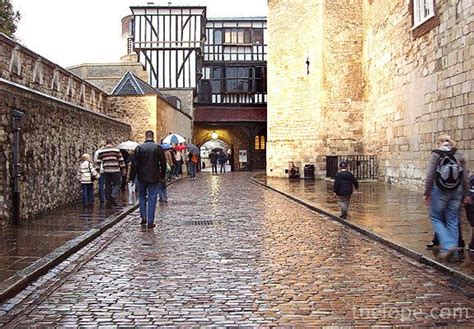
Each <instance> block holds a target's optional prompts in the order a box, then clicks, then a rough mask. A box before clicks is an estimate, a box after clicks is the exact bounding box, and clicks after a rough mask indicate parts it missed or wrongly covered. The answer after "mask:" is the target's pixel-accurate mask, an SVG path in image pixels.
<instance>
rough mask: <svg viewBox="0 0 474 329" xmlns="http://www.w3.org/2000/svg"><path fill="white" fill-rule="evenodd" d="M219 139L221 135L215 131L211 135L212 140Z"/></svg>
mask: <svg viewBox="0 0 474 329" xmlns="http://www.w3.org/2000/svg"><path fill="white" fill-rule="evenodd" d="M218 137H219V135H218V134H217V133H216V132H215V131H213V132H212V134H211V138H212V139H217V138H218Z"/></svg>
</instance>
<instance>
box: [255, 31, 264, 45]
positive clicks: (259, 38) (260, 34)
mask: <svg viewBox="0 0 474 329" xmlns="http://www.w3.org/2000/svg"><path fill="white" fill-rule="evenodd" d="M253 43H254V44H256V45H261V44H263V30H261V29H254V30H253Z"/></svg>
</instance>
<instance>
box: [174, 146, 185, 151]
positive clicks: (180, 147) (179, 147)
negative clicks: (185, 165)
mask: <svg viewBox="0 0 474 329" xmlns="http://www.w3.org/2000/svg"><path fill="white" fill-rule="evenodd" d="M185 148H186V146H184V145H176V146H175V150H177V151H181V150H184V149H185Z"/></svg>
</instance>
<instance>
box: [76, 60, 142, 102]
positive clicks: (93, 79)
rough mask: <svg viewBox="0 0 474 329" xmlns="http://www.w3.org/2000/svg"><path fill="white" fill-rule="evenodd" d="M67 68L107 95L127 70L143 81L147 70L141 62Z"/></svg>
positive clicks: (83, 65)
mask: <svg viewBox="0 0 474 329" xmlns="http://www.w3.org/2000/svg"><path fill="white" fill-rule="evenodd" d="M68 70H69V71H71V72H73V73H74V74H76V75H77V76H79V77H81V78H82V79H84V80H85V81H87V82H90V83H91V84H93V85H94V86H96V87H97V88H99V89H101V90H103V91H104V92H106V93H107V94H109V95H110V94H112V91H113V90H114V88H115V87H116V86H117V84H118V83H119V82H120V80H121V79H122V78H123V76H124V75H125V73H127V72H131V73H133V74H134V75H135V76H137V77H139V78H140V79H142V80H143V81H147V80H148V75H147V72H146V71H145V68H144V67H143V65H142V64H141V63H133V62H121V63H107V64H81V65H76V66H72V67H68Z"/></svg>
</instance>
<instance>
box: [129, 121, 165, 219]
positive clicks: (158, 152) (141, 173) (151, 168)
mask: <svg viewBox="0 0 474 329" xmlns="http://www.w3.org/2000/svg"><path fill="white" fill-rule="evenodd" d="M165 175H166V158H165V153H164V152H163V149H162V148H161V146H160V145H158V144H156V143H155V141H154V134H153V131H151V130H148V131H147V132H146V133H145V142H144V143H143V144H141V145H139V146H137V148H136V149H135V156H134V160H133V163H132V170H131V172H130V180H131V181H133V180H134V179H135V176H138V182H139V188H140V191H139V203H140V217H141V219H142V220H141V222H140V224H141V225H147V227H148V228H154V227H155V226H156V225H155V223H154V221H155V211H156V201H157V196H158V189H159V185H160V183H162V184H166V176H165Z"/></svg>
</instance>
